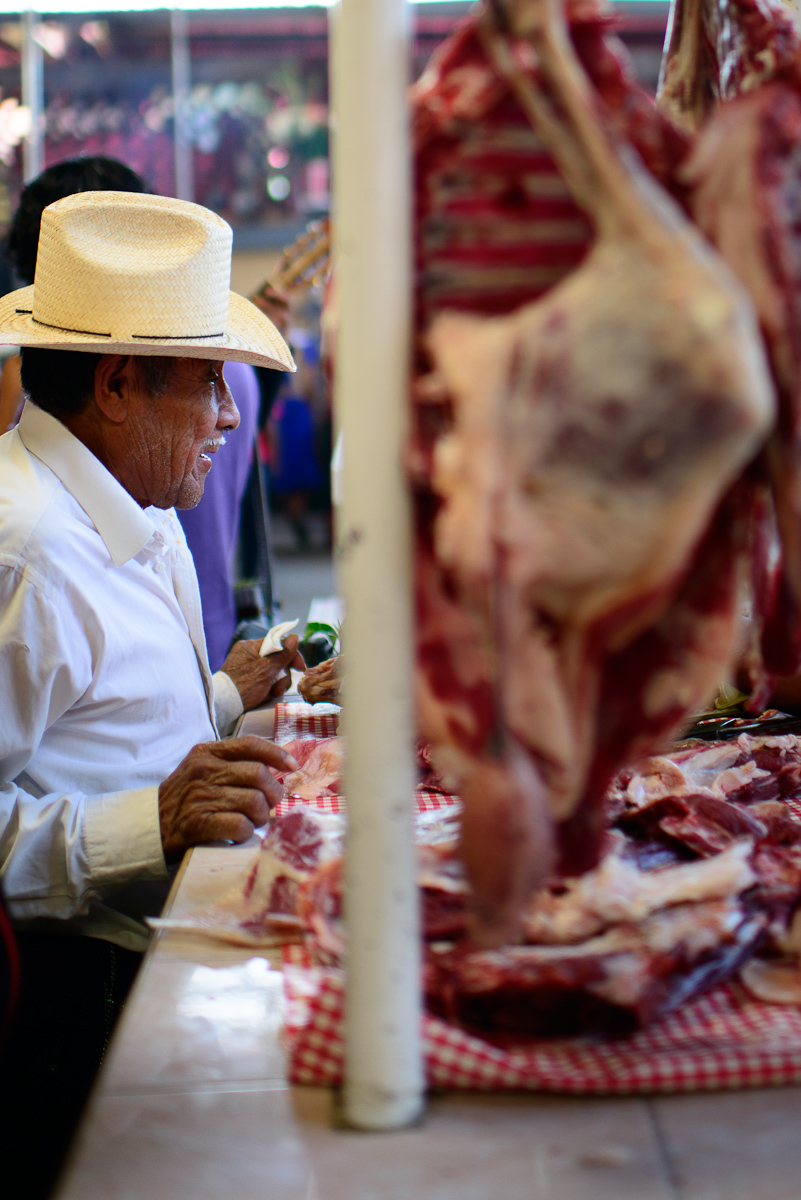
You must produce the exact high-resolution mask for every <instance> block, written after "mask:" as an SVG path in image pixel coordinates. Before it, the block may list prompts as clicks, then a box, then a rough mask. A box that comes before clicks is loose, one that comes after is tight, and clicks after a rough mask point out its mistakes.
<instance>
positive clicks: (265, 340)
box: [0, 285, 297, 371]
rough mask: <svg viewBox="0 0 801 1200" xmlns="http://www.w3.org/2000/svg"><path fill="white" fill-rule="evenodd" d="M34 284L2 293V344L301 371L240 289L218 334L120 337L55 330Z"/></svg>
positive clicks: (278, 334)
mask: <svg viewBox="0 0 801 1200" xmlns="http://www.w3.org/2000/svg"><path fill="white" fill-rule="evenodd" d="M33 292H34V289H33V285H31V286H30V287H25V288H19V289H18V291H15V292H9V293H8V295H6V296H3V297H2V298H0V346H39V347H41V349H43V350H84V351H86V352H87V353H92V354H148V355H170V356H173V357H175V358H212V359H218V360H219V359H222V360H227V359H231V360H233V361H234V362H243V363H250V364H251V366H254V367H269V368H272V369H273V370H276V371H295V370H297V368H296V366H295V363H294V361H293V359H292V354H291V353H290V350H289V347H288V346H287V344H286V342H285V341H284V339H283V338H282V337H281V334H280V333H279V332H278V330H277V329H276V327H275V325H273V323H272V321H271V320H270V319H269V317H265V315H264V313H262V312H261V311H260V310H259V309H258V308H256V305H255V304H251V302H250V301H249V300H246V299H245V297H244V296H240V295H238V293H237V292H231V293H230V303H229V307H228V321H227V322H226V326H225V331H224V333H223V334H222V335H220V336H218V337H199V338H170V337H164V338H151V337H133V338H132V339H131V340H130V341H127V342H120V341H115V340H114V339H113V338H112V337H110V336H109V337H103V336H102V334H97V333H78V332H74V331H72V330H69V329H54V328H52V327H51V326H49V325H41V324H38V323H37V322H36V321H34V319H33V312H32V310H33Z"/></svg>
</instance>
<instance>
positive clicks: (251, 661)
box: [222, 633, 306, 712]
mask: <svg viewBox="0 0 801 1200" xmlns="http://www.w3.org/2000/svg"><path fill="white" fill-rule="evenodd" d="M261 644H262V639H261V638H253V640H252V641H248V642H235V643H234V645H233V646H232V647H231V649H230V651H229V652H228V657H227V658H226V660H225V662H224V663H223V665H222V670H223V671H225V673H226V675H230V676H231V678H232V679H233V681H234V683H235V684H236V687H237V691H238V692H239V695H240V696H241V697H242V703H243V705H244V706H245V712H248V711H249V710H250V709H251V708H258V707H259V705H260V704H264V703H265V702H266V701H267V700H277V699H278V698H279V696H283V694H284V692H285V691H286V690H287V688H288V687H289V685H290V683H291V682H292V676H291V675H290V673H289V669H290V667H294V668H295V670H296V671H305V670H306V664H305V662H304V661H303V655H302V654H301V653H300V651H299V650H298V644H299V643H298V639H297V637H296V636H295V634H294V633H290V634H289V636H288V637H285V638H284V640H283V646H284V648H283V650H276V652H275V653H274V654H266V655H265V656H264V658H259V650H260V649H261Z"/></svg>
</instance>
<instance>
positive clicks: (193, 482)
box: [175, 464, 211, 509]
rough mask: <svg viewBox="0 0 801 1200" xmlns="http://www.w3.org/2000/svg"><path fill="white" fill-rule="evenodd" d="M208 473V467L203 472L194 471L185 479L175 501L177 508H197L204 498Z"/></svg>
mask: <svg viewBox="0 0 801 1200" xmlns="http://www.w3.org/2000/svg"><path fill="white" fill-rule="evenodd" d="M209 465H211V464H209ZM207 474H208V469H207V470H206V471H203V472H202V474H201V472H197V473H195V472H193V473H192V474H191V475H189V476H188V477H187V478H186V479H185V480H184V481H183V483H182V484H181V487H180V489H179V492H178V496H177V498H176V501H175V507H176V508H182V509H183V508H197V506H198V504H200V501H201V500H202V499H203V492H204V491H205V488H206V475H207Z"/></svg>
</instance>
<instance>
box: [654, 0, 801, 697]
mask: <svg viewBox="0 0 801 1200" xmlns="http://www.w3.org/2000/svg"><path fill="white" fill-rule="evenodd" d="M702 93H703V96H704V103H703V104H700V103H699V104H696V103H695V102H696V101H698V100H699V97H700V96H701V94H702ZM660 103H661V104H663V106H664V107H665V109H666V111H667V112H669V113H670V114H671V115H673V116H675V115H676V114H679V115H682V109H684V112H683V115H684V117H685V119H686V121H687V122H688V123H689V124H691V125H693V126H694V127H696V128H697V127H700V133H699V136H698V139H697V141H696V144H695V146H694V148H693V151H692V153H691V155H690V157H689V159H688V161H687V163H686V164H685V165H684V166H683V167H682V170H681V175H682V178H683V179H684V181H685V182H686V184H687V185H688V187H689V189H690V207H691V211H692V215H693V217H694V219H695V221H696V222H697V224H698V226H699V227H700V228H701V230H702V231H703V232H704V234H705V235H706V236H707V237H708V238H709V239H710V241H711V242H712V243H713V244H714V245H715V246H716V247H717V248H718V250H719V251H720V252H721V254H722V255H723V257H724V258H725V259H726V261H727V262H728V263H729V265H730V266H731V268H732V269H733V270H734V272H735V273H736V274H737V275H738V277H739V278H740V279H741V280H742V282H743V283H744V284H745V285H746V286H747V287H748V289H749V291H750V293H751V296H752V298H753V301H754V305H755V307H756V311H757V315H758V317H759V319H760V322H761V325H762V330H763V333H764V336H765V341H766V344H767V347H768V350H769V353H770V359H771V365H772V368H773V374H774V377H775V381H776V385H777V392H778V396H779V402H780V403H779V420H778V424H777V428H776V431H775V434H774V436H773V437H772V439H771V441H770V443H769V445H768V448H767V450H766V453H765V455H764V457H763V459H762V461H761V462H760V463H759V464H758V466H757V468H756V469H755V470H754V471H753V472H752V473H751V476H750V478H749V479H748V480H746V481H744V483H743V486H744V487H750V488H751V490H752V492H753V529H752V534H751V540H752V545H753V567H754V577H753V584H752V591H753V610H754V644H753V647H752V650H751V654H750V656H749V662H748V666H749V671H750V674H751V678H752V686H753V687H754V691H755V695H754V699H753V704H754V708H755V710H758V708H759V706H760V705H761V704H763V703H764V701H765V699H766V698H767V695H768V694H769V691H770V681H771V677H775V676H777V675H793V674H797V673H799V671H801V304H800V303H799V301H800V300H801V254H800V253H799V250H800V249H801V247H800V246H799V239H800V238H801V233H800V232H799V224H798V214H799V211H801V208H800V207H799V205H801V29H799V24H798V16H797V14H796V13H795V12H794V11H793V10H792V6H790V5H785V4H782V3H781V2H780V0H725V2H724V3H718V2H717V0H677V5H676V8H675V11H674V16H673V29H672V38H671V47H670V49H669V51H668V55H667V57H666V61H665V65H664V68H663V89H662V94H661V97H660ZM778 535H780V537H781V553H777V551H776V549H775V543H776V541H777V536H778ZM763 667H764V672H763V669H762V668H763Z"/></svg>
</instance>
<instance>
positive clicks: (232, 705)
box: [212, 671, 245, 737]
mask: <svg viewBox="0 0 801 1200" xmlns="http://www.w3.org/2000/svg"><path fill="white" fill-rule="evenodd" d="M212 680H213V681H214V716H215V719H216V721H217V729H218V730H219V734H220V737H228V736H229V735H230V734H232V733H233V731H234V726H235V725H236V723H237V721H238V720H239V718H240V717H241V716H242V713H243V712H244V711H245V706H244V704H243V703H242V697H241V696H240V695H239V689H238V688H237V686H236V684H235V683H234V681H233V679H232V678H231V676H230V675H227V674H226V673H225V671H215V672H214V674H213V675H212Z"/></svg>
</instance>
